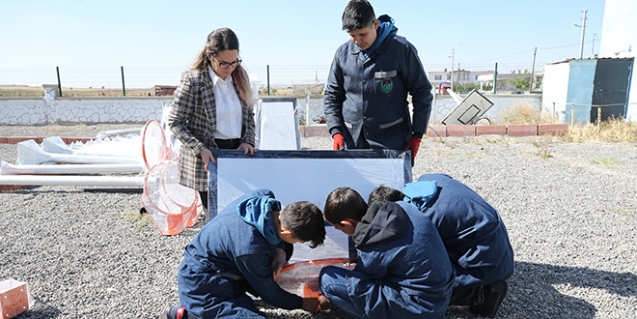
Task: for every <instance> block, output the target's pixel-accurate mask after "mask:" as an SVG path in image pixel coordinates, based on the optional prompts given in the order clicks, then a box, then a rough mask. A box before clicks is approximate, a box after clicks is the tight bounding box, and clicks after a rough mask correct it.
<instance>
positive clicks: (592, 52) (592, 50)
mask: <svg viewBox="0 0 637 319" xmlns="http://www.w3.org/2000/svg"><path fill="white" fill-rule="evenodd" d="M595 38H597V33H595V34H593V47H592V48H591V57H592V56H593V55H595Z"/></svg>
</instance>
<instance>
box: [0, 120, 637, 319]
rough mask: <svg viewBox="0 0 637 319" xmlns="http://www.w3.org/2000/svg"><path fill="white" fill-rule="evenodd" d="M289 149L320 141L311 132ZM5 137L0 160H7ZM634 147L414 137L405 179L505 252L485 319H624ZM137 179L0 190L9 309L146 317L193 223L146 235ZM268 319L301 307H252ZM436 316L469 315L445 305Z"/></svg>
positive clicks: (630, 279)
mask: <svg viewBox="0 0 637 319" xmlns="http://www.w3.org/2000/svg"><path fill="white" fill-rule="evenodd" d="M141 126H142V125H131V124H121V125H110V126H107V125H89V126H84V125H71V126H59V125H50V126H42V127H28V128H25V127H17V126H4V127H2V126H0V136H15V135H22V136H52V135H60V136H63V137H67V136H68V137H82V136H87V137H93V136H95V134H96V133H97V132H99V131H103V130H117V129H128V128H136V127H141ZM301 143H302V146H303V148H307V149H330V147H331V141H330V139H329V138H325V137H312V138H303V139H302V140H301ZM16 158H17V151H16V147H15V145H0V159H2V160H5V161H7V162H10V163H16ZM636 171H637V144H634V143H620V144H606V143H585V144H566V143H561V142H559V141H557V140H553V139H550V138H539V137H530V138H509V137H500V136H488V137H477V138H473V137H472V138H445V139H440V138H428V139H425V140H423V144H422V146H421V149H420V152H419V153H418V157H417V159H416V165H415V166H414V168H413V175H414V177H415V178H417V177H418V176H420V175H421V174H424V173H434V172H442V173H447V174H449V175H451V176H453V177H454V178H456V179H458V180H460V181H462V182H464V183H465V184H467V185H468V186H470V187H472V188H473V189H474V190H476V191H477V192H478V193H479V194H481V195H482V196H483V197H485V198H486V199H487V200H488V201H489V202H490V203H491V204H492V205H493V206H495V207H496V208H497V209H498V210H499V211H500V213H501V214H502V218H503V219H504V221H505V223H506V225H507V228H508V230H509V235H510V237H511V241H512V244H513V248H514V251H515V273H514V275H513V277H512V278H510V279H509V294H508V296H507V299H506V300H505V301H504V303H503V305H502V307H501V308H500V311H499V313H498V317H499V318H635V316H636V315H635V314H637V245H636V243H637V235H636V231H635V229H637V175H636V174H635V172H636ZM140 207H141V193H140V190H138V189H125V188H121V189H104V188H101V189H100V188H96V187H76V186H38V187H29V188H23V189H20V190H17V191H14V192H10V191H5V192H1V193H0V280H3V279H8V278H14V279H16V280H20V281H24V282H26V283H27V284H28V286H29V290H30V293H31V295H32V296H33V297H34V299H35V304H34V306H33V307H32V308H31V310H29V311H28V312H26V313H24V314H22V315H20V316H18V317H17V318H21V319H24V318H155V317H156V315H157V313H158V312H159V310H160V309H161V308H162V306H163V305H164V304H165V303H166V302H176V301H177V282H176V272H177V267H178V265H179V262H180V261H181V258H182V253H183V248H184V246H185V245H186V244H187V243H188V242H189V241H190V239H191V238H192V237H193V236H194V235H195V234H196V233H197V231H198V230H199V229H200V228H199V227H200V226H195V227H194V228H191V229H187V230H186V231H185V232H183V233H182V234H180V235H178V236H171V237H164V236H160V235H159V234H158V232H157V230H156V229H155V228H154V226H153V224H152V223H150V222H149V220H148V219H147V218H139V214H138V210H139V208H140ZM259 305H260V306H261V307H262V308H263V310H264V312H265V313H266V315H267V317H268V318H343V317H346V316H345V315H344V313H342V312H340V311H337V310H330V311H326V312H321V313H318V314H315V315H314V316H311V315H309V314H308V313H305V312H303V311H283V310H278V309H274V308H271V307H268V306H267V305H265V304H263V303H259ZM447 318H474V316H473V315H471V314H470V313H469V312H468V311H467V310H466V309H465V308H462V307H452V308H450V309H449V310H448V312H447Z"/></svg>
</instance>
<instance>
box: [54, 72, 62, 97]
mask: <svg viewBox="0 0 637 319" xmlns="http://www.w3.org/2000/svg"><path fill="white" fill-rule="evenodd" d="M55 71H56V72H57V73H58V93H60V97H62V82H60V67H58V66H56V67H55Z"/></svg>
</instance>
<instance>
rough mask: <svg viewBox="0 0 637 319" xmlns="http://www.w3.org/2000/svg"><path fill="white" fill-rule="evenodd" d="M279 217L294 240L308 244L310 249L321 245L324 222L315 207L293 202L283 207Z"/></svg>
mask: <svg viewBox="0 0 637 319" xmlns="http://www.w3.org/2000/svg"><path fill="white" fill-rule="evenodd" d="M279 216H280V218H281V222H282V223H283V224H285V226H286V227H287V228H289V229H290V230H291V231H292V234H293V235H294V238H297V239H300V240H302V241H305V242H309V243H310V247H311V248H315V247H316V246H318V245H322V244H323V241H324V240H325V222H324V221H323V215H322V214H321V210H320V209H319V208H318V207H317V206H316V205H314V204H312V203H310V202H307V201H300V202H293V203H290V204H288V205H287V206H285V207H284V208H283V209H282V210H281V212H280V213H279Z"/></svg>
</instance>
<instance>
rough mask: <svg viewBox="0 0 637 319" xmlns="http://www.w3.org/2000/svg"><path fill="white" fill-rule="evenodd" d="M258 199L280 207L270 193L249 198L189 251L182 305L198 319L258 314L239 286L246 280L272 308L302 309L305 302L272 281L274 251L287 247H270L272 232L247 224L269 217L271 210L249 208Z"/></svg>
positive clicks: (228, 209) (181, 276)
mask: <svg viewBox="0 0 637 319" xmlns="http://www.w3.org/2000/svg"><path fill="white" fill-rule="evenodd" d="M255 199H267V200H273V201H272V202H273V203H275V202H276V203H278V201H276V200H274V194H273V193H272V192H271V191H269V190H257V191H253V192H250V193H248V194H246V195H244V196H242V197H241V198H239V199H237V200H235V201H234V202H232V203H231V204H229V205H228V206H227V207H226V208H225V209H224V210H223V211H222V212H221V213H220V214H219V215H217V216H216V217H215V218H214V219H213V220H211V221H210V222H209V223H208V224H206V225H205V226H204V227H203V228H202V229H201V230H200V231H199V233H198V234H197V235H196V236H195V237H194V238H193V239H192V241H191V242H190V243H189V244H188V245H187V246H186V249H185V252H184V259H183V261H182V263H181V266H180V268H179V273H178V287H179V300H180V303H181V304H182V305H184V306H185V307H186V310H188V312H189V314H191V315H193V316H194V317H195V318H216V317H218V316H220V315H226V316H231V317H233V316H234V317H239V316H243V315H247V314H246V313H245V312H242V309H241V308H254V304H253V303H252V301H251V299H250V298H249V297H246V295H245V290H244V289H242V288H241V287H240V286H239V285H238V283H239V282H240V281H242V280H245V281H247V283H248V284H249V285H250V286H251V287H252V289H254V291H255V292H256V293H257V294H258V295H259V296H260V297H261V298H262V300H263V301H264V302H266V303H268V304H271V305H273V306H276V307H279V308H284V309H297V308H301V307H302V305H303V300H302V299H301V297H299V296H296V295H294V294H291V293H289V292H287V291H285V290H283V289H282V288H281V287H279V285H278V284H277V283H276V282H275V281H274V280H273V278H272V272H273V270H272V267H271V266H270V265H271V264H270V261H271V260H272V256H273V252H274V250H275V249H276V248H277V247H279V248H283V246H282V245H283V241H281V240H280V239H279V241H280V243H277V244H272V243H271V242H269V241H268V239H269V240H270V241H274V240H273V237H272V233H271V232H270V234H269V235H268V234H266V235H264V234H263V233H262V232H263V230H261V231H260V230H259V229H258V228H259V227H255V226H254V225H252V224H251V223H249V222H247V221H246V220H247V219H250V220H255V221H256V220H263V218H268V217H270V210H269V209H262V208H263V207H267V206H258V205H253V206H249V205H246V204H245V203H246V201H250V200H252V201H254V200H255ZM276 210H280V208H279V209H276ZM242 216H244V217H242ZM262 224H263V223H262ZM262 226H263V225H262ZM268 226H269V225H268V224H267V223H265V225H264V226H263V227H265V228H267V227H268ZM263 227H261V228H263ZM271 227H273V226H271ZM266 233H267V231H266ZM276 238H277V239H278V236H277V237H276Z"/></svg>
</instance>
